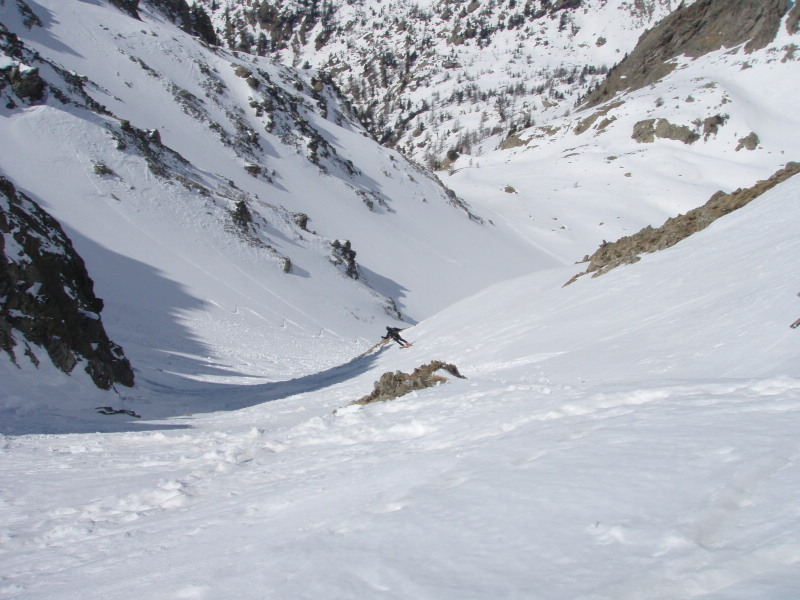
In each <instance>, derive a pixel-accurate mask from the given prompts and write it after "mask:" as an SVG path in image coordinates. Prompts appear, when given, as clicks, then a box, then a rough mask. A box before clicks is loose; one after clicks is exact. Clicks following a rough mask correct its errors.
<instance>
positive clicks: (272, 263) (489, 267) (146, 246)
mask: <svg viewBox="0 0 800 600" xmlns="http://www.w3.org/2000/svg"><path fill="white" fill-rule="evenodd" d="M21 6H23V5H22V4H19V3H17V2H6V3H4V4H3V5H2V6H0V20H2V23H3V24H4V25H5V26H6V27H8V28H9V29H10V30H11V31H12V32H13V33H14V34H16V35H17V36H18V37H17V38H16V40H17V42H15V46H14V50H13V54H12V53H11V50H9V51H8V52H9V53H8V55H7V58H6V60H7V61H8V62H9V65H15V64H17V63H20V60H21V59H20V56H27V57H30V58H31V61H34V62H35V63H36V64H33V65H32V66H34V67H37V68H39V72H40V75H41V77H43V78H44V79H45V80H46V81H47V82H48V87H47V88H46V90H45V96H44V99H43V100H41V101H28V100H25V99H21V98H18V97H17V96H15V95H14V92H13V90H11V89H10V88H6V89H5V90H4V91H3V93H4V94H5V96H4V98H5V99H6V102H4V106H3V107H1V108H0V111H2V119H0V136H2V139H3V144H4V148H5V149H8V150H9V151H4V152H3V154H2V156H1V157H0V170H2V172H3V173H4V174H6V176H7V177H8V178H9V179H10V180H11V181H12V182H13V183H14V184H15V185H16V186H17V187H18V188H19V189H21V190H23V191H24V192H25V193H26V194H28V195H30V196H31V197H32V198H34V199H35V200H37V201H38V202H39V203H40V204H41V205H42V206H43V207H45V208H46V209H47V210H48V211H49V212H51V213H52V214H53V215H54V216H55V217H56V218H57V219H59V220H60V221H61V222H62V223H63V225H64V226H65V229H66V231H67V233H68V234H69V236H70V237H71V238H72V239H73V242H74V244H75V247H76V249H77V250H78V251H79V253H80V254H81V255H83V257H84V259H85V261H86V263H87V266H88V269H89V272H90V275H91V276H92V277H93V278H94V279H95V283H96V291H97V293H98V295H99V296H100V297H101V298H103V299H104V300H105V302H106V315H105V320H106V326H107V327H108V329H109V332H110V335H111V337H112V338H113V339H115V340H116V341H118V342H119V343H120V344H121V345H122V346H123V347H124V348H125V350H126V354H127V355H128V356H129V357H130V358H131V360H132V362H133V364H134V365H135V366H136V367H138V368H140V369H146V370H149V369H161V370H164V371H174V372H178V373H181V374H184V375H188V376H195V375H196V374H197V373H198V372H200V371H204V370H207V369H211V370H215V371H216V372H217V373H218V374H219V377H220V378H221V379H223V380H224V379H225V378H226V377H228V376H229V375H230V376H233V375H235V374H238V375H240V376H241V375H253V376H259V377H274V378H284V377H290V376H295V375H300V374H306V373H309V372H312V371H316V370H318V369H320V368H325V367H327V366H330V365H333V364H337V363H339V362H341V361H342V360H345V359H348V358H351V357H352V356H354V355H355V354H357V353H358V352H360V351H361V350H363V348H364V347H366V346H368V345H369V344H371V343H372V341H373V340H375V339H376V338H377V336H378V335H379V334H380V333H381V332H382V331H383V326H384V325H385V324H387V323H393V322H395V320H396V319H397V318H398V317H400V318H402V319H404V320H405V321H406V322H408V321H411V322H413V321H415V320H419V319H421V318H423V317H425V316H428V315H430V314H432V313H433V312H435V311H436V310H439V309H441V308H443V307H445V306H447V305H448V304H449V303H451V302H453V301H455V300H456V299H458V298H461V297H463V296H464V295H466V294H469V293H472V292H475V291H477V290H479V289H481V288H482V287H484V286H485V285H486V284H487V283H489V282H492V281H499V280H501V279H503V278H507V277H509V276H513V275H518V274H521V273H523V272H526V271H528V270H529V269H530V268H536V267H544V266H548V265H551V264H555V263H556V262H557V261H555V260H554V259H553V258H552V257H551V256H549V255H547V254H546V253H543V252H541V251H540V250H538V249H536V248H535V247H534V246H533V245H531V244H530V243H529V242H527V241H525V240H521V239H514V238H513V237H509V236H508V235H506V234H507V232H505V231H503V230H502V228H498V227H493V226H491V225H490V224H488V223H486V222H482V221H481V220H480V218H477V217H475V216H474V215H471V214H470V213H469V209H468V207H466V206H464V205H463V203H461V202H460V201H459V199H458V198H457V197H455V195H453V194H452V193H448V192H447V190H445V189H444V188H443V187H442V186H441V184H440V183H439V182H437V181H436V180H435V179H433V178H432V177H431V176H430V175H428V174H426V173H425V172H423V171H422V170H420V169H418V168H416V167H414V166H413V165H411V164H410V163H408V162H407V161H406V160H405V159H403V158H402V157H401V156H400V155H398V154H397V153H396V152H393V151H390V150H387V149H384V148H381V147H380V146H378V145H377V144H375V143H374V142H373V141H372V140H370V139H369V138H368V137H367V136H365V134H364V131H363V130H362V128H361V127H360V125H358V123H356V122H355V121H354V120H353V119H352V118H351V116H350V115H349V113H348V111H347V109H346V108H344V107H343V106H341V105H340V104H339V103H338V99H337V97H336V96H335V94H334V93H333V92H332V90H331V89H330V87H329V86H328V85H327V84H326V83H325V77H324V76H323V75H320V74H318V73H316V72H313V71H303V72H296V71H293V70H290V69H287V68H283V67H280V66H277V65H274V64H272V63H271V62H269V61H267V60H266V59H259V58H255V57H250V56H234V55H233V54H229V53H227V52H224V51H220V50H213V49H209V48H207V47H205V46H203V45H202V44H200V43H199V42H198V41H197V40H195V39H193V38H191V37H189V36H188V35H186V34H184V33H183V32H181V31H180V30H178V29H177V28H176V27H175V26H174V25H173V24H172V23H168V22H165V20H164V19H163V18H162V17H161V16H160V15H159V14H158V13H155V12H151V11H149V10H148V9H147V8H146V7H145V6H143V7H142V9H141V10H140V15H141V19H142V20H141V21H139V20H135V19H133V18H131V17H130V16H129V15H128V14H126V13H124V12H121V11H119V10H118V9H116V8H114V7H112V6H110V5H107V4H105V3H82V2H81V3H72V2H69V3H65V2H60V1H43V2H39V3H37V4H36V5H31V6H32V10H33V12H34V13H35V14H36V15H37V16H38V18H39V21H38V22H39V24H33V25H31V26H30V27H28V26H26V24H25V21H26V19H25V15H24V13H23V11H21V10H20V7H21ZM29 24H30V23H29ZM34 52H37V53H38V54H39V57H38V58H36V57H35V56H34V54H33V53H34ZM100 57H102V60H100ZM243 215H248V216H246V217H244V216H243ZM337 241H341V244H339V245H340V246H346V243H347V242H349V243H350V248H351V249H352V250H354V251H355V259H356V264H357V270H356V271H355V273H353V272H352V269H351V275H352V274H357V275H358V279H357V280H355V279H352V278H350V277H348V276H347V274H346V271H347V270H348V267H347V265H340V266H336V265H335V264H334V262H336V261H337V260H339V259H338V258H337V257H335V256H332V254H333V246H334V245H335V243H336V242H337ZM231 331H233V332H236V334H237V336H238V337H239V339H240V341H241V343H240V344H237V345H236V349H235V350H234V349H233V348H231V347H230V346H227V345H226V344H220V343H219V340H220V339H221V338H220V336H221V335H222V336H223V337H225V335H224V334H226V333H227V332H231Z"/></svg>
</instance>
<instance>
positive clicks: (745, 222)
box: [0, 178, 800, 600]
mask: <svg viewBox="0 0 800 600" xmlns="http://www.w3.org/2000/svg"><path fill="white" fill-rule="evenodd" d="M799 197H800V180H797V178H794V179H791V180H789V181H787V182H785V183H783V184H781V185H779V186H777V187H776V188H774V189H773V190H771V191H770V192H768V193H767V194H765V195H764V196H762V197H761V198H759V199H757V200H755V201H753V202H752V203H751V204H749V205H748V206H746V207H744V208H743V209H741V210H739V211H737V212H736V213H733V214H731V215H728V216H726V217H724V218H722V219H720V220H718V221H717V222H715V223H713V224H712V225H711V226H710V227H709V228H707V229H705V230H703V231H702V232H699V233H697V234H695V235H694V236H692V237H691V238H689V239H687V240H684V241H683V242H681V243H679V244H678V245H676V246H674V247H673V248H670V249H669V250H666V251H664V252H661V253H657V254H653V255H648V256H645V257H643V259H642V260H641V261H640V262H638V263H636V264H634V265H628V266H624V267H620V268H618V269H615V270H614V271H612V272H610V273H608V274H607V275H605V276H603V277H600V278H597V279H587V280H580V281H578V282H577V283H575V284H574V285H571V286H568V287H566V288H562V287H560V286H561V283H563V281H564V280H565V279H566V277H568V276H569V274H571V272H572V268H571V267H564V268H559V269H555V270H554V271H551V272H544V273H540V274H538V275H532V276H527V277H523V278H518V279H515V280H513V281H508V282H505V283H502V284H499V285H497V286H495V287H493V288H492V289H491V290H488V291H486V292H483V293H481V294H478V295H476V296H474V297H472V298H469V299H466V300H464V301H462V302H460V303H458V304H456V305H454V306H452V307H450V308H448V309H447V310H445V311H442V312H441V313H439V314H437V315H436V316H434V317H432V318H430V319H427V320H426V321H424V322H422V323H420V324H419V325H418V326H416V327H414V328H412V329H410V330H408V331H407V332H406V333H407V337H408V338H409V339H411V340H413V341H414V342H415V345H414V346H413V347H412V348H411V349H408V350H401V349H399V348H398V347H396V346H394V347H388V348H386V349H384V350H381V351H380V352H378V353H377V354H375V355H372V356H368V357H365V358H364V359H359V360H357V361H355V362H353V363H350V364H349V365H345V366H343V367H341V368H339V369H336V370H334V371H331V372H328V373H327V374H319V375H318V376H314V377H312V378H309V379H306V380H305V381H298V382H296V384H298V387H297V388H296V389H292V387H291V384H280V385H281V386H283V392H284V393H285V394H289V395H288V396H286V397H277V398H275V397H274V396H271V394H272V393H273V392H274V391H275V385H274V384H272V385H255V386H246V387H233V386H212V385H209V384H202V385H201V384H199V383H198V384H197V385H198V387H197V388H195V389H194V390H193V391H192V390H185V391H184V392H180V391H179V390H176V389H172V390H166V389H164V390H161V393H163V394H165V395H174V396H176V397H181V396H183V397H188V396H192V395H200V396H202V397H209V396H216V401H218V402H219V401H224V402H227V403H228V405H229V406H233V405H234V404H235V403H237V402H240V403H244V402H245V401H250V402H252V403H253V404H254V405H253V406H251V407H249V408H243V409H241V410H237V411H230V412H220V413H215V414H207V415H187V416H185V417H183V418H178V419H172V420H164V421H158V422H149V423H138V422H137V423H132V424H129V425H128V427H130V428H131V429H135V428H138V427H140V426H145V427H153V426H156V427H162V428H164V430H163V431H158V432H148V431H144V432H135V431H129V432H127V433H120V434H116V435H109V434H105V435H101V434H94V435H51V436H36V435H31V436H21V437H4V438H2V455H3V457H4V458H5V459H6V460H4V461H2V462H1V463H0V465H2V466H1V468H2V469H3V472H2V477H3V480H4V481H5V482H6V485H4V486H3V489H2V502H0V523H2V524H3V525H2V530H0V531H1V533H0V536H1V537H0V539H2V547H1V550H2V554H0V565H1V566H2V569H0V572H2V578H1V579H0V589H1V590H2V592H3V594H4V595H5V596H6V597H8V598H13V599H16V598H25V599H26V600H36V599H40V598H41V599H44V598H53V597H58V598H62V599H64V600H71V599H76V600H77V599H78V598H80V599H85V598H103V599H104V600H114V599H116V598H119V599H122V598H130V596H131V593H135V594H136V595H137V596H139V597H147V598H163V599H165V600H172V599H175V600H177V599H178V598H202V599H205V600H212V599H219V600H222V599H226V598H230V597H232V596H234V597H237V598H243V599H253V600H255V599H266V598H276V599H277V598H298V599H302V598H308V599H311V598H319V597H325V598H397V599H405V598H412V597H413V598H437V599H440V600H441V599H450V598H453V599H456V598H458V599H464V598H475V599H478V598H487V597H507V598H541V599H542V600H545V599H546V600H553V599H564V600H566V599H575V598H593V599H598V600H602V599H609V600H611V599H614V600H619V599H620V598H630V599H637V598H641V597H642V595H643V594H644V595H646V596H647V597H648V598H656V599H662V598H663V599H667V598H676V597H680V598H702V599H706V600H710V599H715V600H716V599H722V598H725V599H726V600H729V599H734V598H735V599H745V598H747V599H752V598H770V599H775V598H787V599H788V598H793V597H795V596H796V595H797V591H798V589H800V587H799V586H800V578H798V575H797V565H798V563H800V525H799V524H800V519H799V518H798V517H800V515H798V509H797V502H796V498H797V494H798V491H800V490H798V481H800V479H799V476H800V471H798V469H800V452H798V446H797V436H798V425H797V413H798V410H800V380H798V378H797V363H798V358H800V355H799V354H798V345H797V335H800V332H798V331H797V330H792V329H790V328H789V327H788V325H789V323H791V322H792V321H793V320H794V319H795V318H796V317H797V316H798V315H800V300H798V298H797V297H796V293H797V291H798V286H797V281H796V280H793V279H792V277H791V273H793V272H794V271H793V269H794V265H795V262H796V258H797V256H798V255H800V246H798V244H799V243H800V242H798V238H797V235H796V227H795V224H796V222H797V220H798V218H800V213H799V210H798V207H800V204H799V203H798V198H799ZM432 358H438V359H444V360H447V361H449V362H454V363H456V364H457V365H458V367H459V369H460V370H461V372H462V373H463V374H464V375H466V376H467V378H468V379H465V380H454V381H452V382H449V383H447V384H445V385H442V386H438V387H435V388H431V389H428V390H424V391H419V392H415V393H413V394H409V395H407V396H404V397H402V398H400V399H398V400H395V401H392V402H387V403H379V404H374V405H369V406H366V407H356V406H351V407H345V405H346V404H347V403H348V402H350V401H351V400H354V399H357V398H358V397H360V396H362V395H363V394H364V393H366V392H368V391H369V389H370V388H371V383H372V381H374V380H375V379H377V377H378V375H379V374H380V373H381V372H383V371H385V370H394V369H403V370H409V368H410V367H412V366H416V365H418V364H421V363H424V362H428V361H429V360H430V359H432ZM272 398H274V399H272ZM270 399H272V401H270V402H266V403H264V404H255V403H257V402H259V401H264V400H270ZM336 409H338V410H336ZM334 411H335V412H334ZM123 420H124V419H123ZM133 591H135V592H133Z"/></svg>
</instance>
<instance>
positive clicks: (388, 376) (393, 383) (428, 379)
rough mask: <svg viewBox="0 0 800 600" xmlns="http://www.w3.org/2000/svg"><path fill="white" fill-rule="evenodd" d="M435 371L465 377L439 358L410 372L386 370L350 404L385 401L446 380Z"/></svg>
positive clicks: (460, 377)
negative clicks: (361, 395) (366, 393)
mask: <svg viewBox="0 0 800 600" xmlns="http://www.w3.org/2000/svg"><path fill="white" fill-rule="evenodd" d="M437 371H446V372H448V373H450V375H452V376H453V377H458V378H459V379H465V377H464V376H463V375H462V374H461V373H459V372H458V368H457V367H456V366H455V365H452V364H450V363H445V362H443V361H441V360H434V361H431V362H430V363H428V364H427V365H421V366H419V367H417V368H416V369H414V372H413V373H411V374H409V373H403V372H402V371H394V372H392V371H387V372H386V373H384V374H383V375H381V378H380V379H379V380H378V381H376V382H375V387H374V389H373V390H372V393H370V394H368V395H366V396H364V397H363V398H360V399H358V400H355V401H354V402H351V404H371V403H372V402H385V401H387V400H392V399H394V398H399V397H400V396H404V395H405V394H408V393H409V392H413V391H414V390H422V389H425V388H429V387H433V386H434V385H439V384H440V383H444V382H446V381H447V378H446V377H443V376H442V375H438V374H437Z"/></svg>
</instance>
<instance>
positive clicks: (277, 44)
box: [198, 0, 691, 168]
mask: <svg viewBox="0 0 800 600" xmlns="http://www.w3.org/2000/svg"><path fill="white" fill-rule="evenodd" d="M198 4H199V5H201V6H203V7H205V9H206V10H207V11H208V14H210V17H211V20H212V22H213V23H214V25H215V30H216V33H217V37H218V38H219V41H220V42H221V43H223V44H224V45H226V46H227V47H229V48H231V49H239V50H243V51H245V52H250V53H254V54H259V55H263V56H273V57H276V58H277V59H278V60H279V61H281V62H283V63H284V64H287V65H293V66H296V67H298V68H301V67H308V66H310V67H314V68H321V69H324V70H326V71H327V72H329V73H330V74H331V76H332V78H333V80H334V81H335V82H336V84H337V85H338V87H339V88H340V89H341V90H342V92H343V93H344V94H345V95H346V96H347V98H348V99H349V101H350V102H351V104H352V106H353V107H354V108H355V109H356V111H357V113H358V115H359V116H360V118H361V119H362V121H363V122H364V123H365V124H366V126H367V127H368V129H369V130H370V131H371V132H372V133H373V134H374V135H375V136H376V137H377V138H378V139H380V140H381V141H382V142H383V143H384V144H390V145H392V146H395V147H397V148H398V149H400V150H401V151H402V152H403V153H405V154H406V155H408V156H411V157H413V158H414V159H415V160H417V161H418V162H420V163H421V164H425V165H426V166H428V167H431V168H442V167H446V166H447V165H448V164H449V163H450V162H451V161H452V159H453V158H454V157H455V156H457V155H459V154H476V153H477V154H482V153H483V152H485V150H486V148H487V147H491V140H493V139H496V138H498V137H506V136H508V135H510V134H513V133H514V132H516V131H518V130H519V129H522V128H525V127H528V126H530V125H531V124H534V123H542V122H546V121H548V120H549V119H551V118H552V117H553V116H554V115H557V114H558V115H560V114H563V113H564V112H565V111H568V110H570V109H571V108H572V107H573V106H574V105H575V103H576V102H577V101H578V100H579V99H580V97H581V96H582V95H583V94H585V93H586V91H587V90H588V89H589V88H591V87H592V86H594V85H596V84H598V83H599V82H600V81H601V80H602V79H603V77H604V75H605V73H606V72H607V71H608V69H610V68H611V67H613V66H614V65H615V64H617V63H618V62H619V61H620V60H622V58H623V57H624V56H625V55H626V54H627V53H628V52H630V51H631V50H633V48H634V46H635V45H636V41H637V38H638V37H639V35H640V34H641V33H642V32H643V31H644V30H645V29H646V28H648V27H652V26H653V25H654V24H655V23H657V22H658V21H659V20H660V19H662V18H663V17H665V16H666V15H667V14H669V13H670V12H671V11H672V10H674V9H675V8H677V7H678V5H679V4H680V2H679V1H678V0H637V1H636V2H619V1H614V2H608V1H607V0H569V1H556V2H553V1H550V0H527V1H526V2H518V1H517V0H507V1H506V0H490V1H485V2H479V1H478V0H471V1H463V2H461V1H448V2H442V1H430V0H429V1H423V2H419V1H416V0H413V1H411V0H391V1H384V0H361V1H358V2H342V1H340V0H330V1H325V2H317V1H305V0H298V1H291V2H272V1H270V0H254V1H247V0H200V2H198ZM685 4H691V2H688V3H685ZM487 144H488V146H487ZM495 144H496V142H495Z"/></svg>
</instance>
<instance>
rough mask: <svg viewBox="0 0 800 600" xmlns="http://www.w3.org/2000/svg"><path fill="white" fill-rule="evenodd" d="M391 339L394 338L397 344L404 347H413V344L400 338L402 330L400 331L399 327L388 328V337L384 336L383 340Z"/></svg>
mask: <svg viewBox="0 0 800 600" xmlns="http://www.w3.org/2000/svg"><path fill="white" fill-rule="evenodd" d="M389 338H392V339H393V340H394V341H395V342H397V343H398V344H400V345H401V346H403V347H406V346H410V345H411V342H407V341H406V340H404V339H403V338H401V337H400V329H398V328H397V327H387V328H386V335H384V336H383V337H382V338H381V339H384V340H388V339H389Z"/></svg>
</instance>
